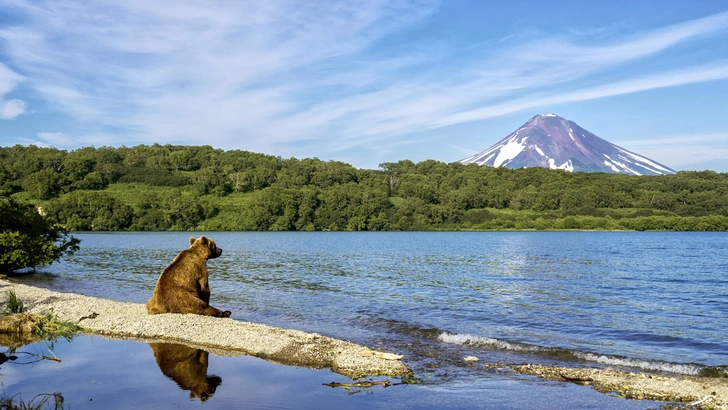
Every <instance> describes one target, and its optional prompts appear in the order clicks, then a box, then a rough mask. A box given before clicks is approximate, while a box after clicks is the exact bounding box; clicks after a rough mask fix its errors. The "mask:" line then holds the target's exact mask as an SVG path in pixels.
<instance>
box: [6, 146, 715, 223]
mask: <svg viewBox="0 0 728 410" xmlns="http://www.w3.org/2000/svg"><path fill="white" fill-rule="evenodd" d="M0 195H1V196H3V197H8V198H9V199H11V200H13V201H14V202H17V203H21V204H26V205H29V206H30V205H32V206H35V207H36V209H38V211H39V212H40V213H41V214H43V215H46V216H47V217H48V218H49V219H50V220H52V221H54V222H55V223H58V224H59V225H60V226H63V227H64V228H65V229H68V230H70V231H126V230H129V231H166V230H175V231H187V230H195V231H405V230H407V231H408V230H511V229H512V230H565V229H580V230H637V231H645V230H671V231H726V230H728V174H726V173H716V172H713V171H701V172H693V171H690V172H685V171H683V172H678V173H677V174H675V175H661V176H630V175H620V174H606V173H569V172H565V171H561V170H550V169H544V168H523V169H516V170H514V169H508V168H492V167H480V166H478V165H474V164H472V165H462V164H460V163H457V162H456V163H443V162H439V161H435V160H427V161H422V162H419V163H414V162H412V161H409V160H402V161H399V162H387V163H383V164H380V167H379V169H378V170H369V169H357V168H355V167H353V166H351V165H349V164H346V163H342V162H336V161H322V160H319V159H317V158H313V159H311V158H306V159H296V158H288V159H284V158H280V157H276V156H271V155H264V154H257V153H252V152H247V151H240V150H228V151H225V150H221V149H214V148H212V147H210V146H174V145H159V144H154V145H151V146H149V145H138V146H134V147H120V148H113V147H101V148H94V147H85V148H80V149H76V150H72V151H64V150H59V149H55V148H41V147H36V146H33V145H30V146H20V145H16V146H13V147H0Z"/></svg>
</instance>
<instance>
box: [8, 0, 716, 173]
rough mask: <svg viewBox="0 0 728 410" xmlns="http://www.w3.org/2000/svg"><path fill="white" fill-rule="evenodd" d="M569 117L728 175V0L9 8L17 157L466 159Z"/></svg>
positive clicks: (363, 163) (11, 1)
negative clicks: (212, 153) (530, 127)
mask: <svg viewBox="0 0 728 410" xmlns="http://www.w3.org/2000/svg"><path fill="white" fill-rule="evenodd" d="M543 113H556V114H558V115H560V116H562V117H564V118H567V119H569V120H572V121H575V122H576V123H578V124H579V125H581V126H582V127H584V128H586V129H587V130H589V131H591V132H593V133H595V134H596V135H598V136H600V137H602V138H604V139H606V140H608V141H610V142H613V143H615V144H617V145H620V146H622V147H624V148H626V149H629V150H631V151H634V152H637V153H639V154H642V155H645V156H647V157H650V158H652V159H654V160H657V161H659V162H662V163H663V164H665V165H667V166H670V167H672V168H674V169H678V170H702V169H712V170H715V171H719V172H728V2H725V1H722V0H715V1H710V0H705V1H670V0H659V1H658V0H656V1H651V0H642V1H633V0H630V1H621V0H610V1H599V2H597V1H583V0H580V1H523V0H510V1H507V2H506V1H487V0H479V1H466V0H450V1H443V2H439V1H434V0H382V1H346V0H341V1H305V2H302V1H284V0H261V1H257V0H246V1H242V2H237V1H179V0H125V1H122V2H120V1H63V0H53V1H44V0H38V1H22V0H0V144H2V145H4V146H9V145H14V144H36V145H40V146H55V147H58V148H61V149H67V150H71V149H75V148H79V147H83V146H90V145H93V146H97V147H99V146H104V145H106V146H121V145H126V146H133V145H137V144H152V143H155V142H158V143H161V144H167V143H171V144H183V145H202V144H208V145H212V146H214V147H216V148H223V149H243V150H249V151H254V152H261V153H266V154H272V155H278V156H281V157H284V158H288V157H296V158H306V157H318V158H320V159H323V160H338V161H344V162H347V163H350V164H352V165H354V166H356V167H358V168H377V166H378V164H380V163H382V162H390V161H398V160H401V159H410V160H413V161H415V162H417V161H422V160H425V159H436V160H440V161H444V162H452V161H458V160H460V159H463V158H465V157H468V156H470V155H472V154H474V153H476V152H479V151H482V150H484V149H486V148H488V147H490V146H491V145H493V144H494V143H496V142H497V141H499V140H500V139H502V138H503V137H505V136H506V135H507V134H509V133H510V132H512V131H514V130H515V129H517V128H518V127H519V126H520V125H522V124H523V123H525V122H526V121H528V120H529V119H530V118H531V117H532V116H534V115H536V114H543Z"/></svg>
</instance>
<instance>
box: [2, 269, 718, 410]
mask: <svg viewBox="0 0 728 410" xmlns="http://www.w3.org/2000/svg"><path fill="white" fill-rule="evenodd" d="M9 290H13V291H14V292H15V293H16V295H17V297H18V299H20V300H21V301H22V302H23V303H24V305H25V307H26V311H27V312H30V313H36V314H46V313H49V312H51V311H52V314H53V315H55V316H56V317H58V318H59V319H60V320H64V321H70V322H73V323H76V324H78V325H79V326H80V327H81V328H82V329H83V330H82V333H85V334H92V335H100V336H103V337H105V338H108V339H124V340H135V341H141V342H171V343H181V344H185V345H188V346H191V347H194V348H199V349H203V350H207V351H210V352H213V353H214V354H216V355H218V356H239V355H249V356H255V357H259V358H262V359H265V360H267V361H270V362H274V363H278V364H283V365H292V366H299V367H306V368H314V369H326V368H328V369H331V371H333V372H336V373H338V374H341V375H343V376H346V377H349V378H351V379H353V380H355V379H361V378H364V377H366V376H392V377H406V376H411V375H412V374H413V373H412V370H411V369H410V368H409V367H408V366H407V365H406V364H405V363H403V362H402V361H401V360H392V358H393V357H392V356H395V355H392V354H391V353H382V352H377V351H374V350H370V349H369V348H367V347H365V346H361V345H357V344H354V343H350V342H346V341H343V340H338V339H334V338H330V337H326V336H322V335H319V334H316V333H306V332H303V331H298V330H290V329H281V328H276V327H272V326H268V325H263V324H256V323H250V322H242V321H238V320H234V319H230V318H213V317H208V316H200V315H193V314H187V315H183V314H163V315H149V314H148V313H147V311H146V306H144V305H143V304H139V303H130V302H116V301H112V300H108V299H101V298H96V297H90V296H85V295H78V294H74V293H62V292H56V291H51V290H47V289H44V288H38V287H34V286H28V285H23V284H17V283H13V282H10V281H7V280H0V293H1V295H0V301H2V303H4V295H5V294H6V292H7V291H9ZM94 314H96V315H94ZM481 366H482V368H483V369H485V370H486V371H488V372H495V373H500V374H503V373H517V374H523V375H530V376H535V377H539V378H543V379H548V380H553V381H557V382H567V383H575V384H579V385H582V386H587V387H586V388H593V389H594V390H596V391H598V392H601V393H604V394H607V395H612V396H614V395H617V396H619V397H622V398H624V399H632V400H655V401H663V402H665V403H666V406H670V404H668V403H670V402H678V403H682V404H681V406H687V407H686V408H692V409H701V408H706V409H728V378H711V377H698V376H675V375H664V374H657V373H650V372H644V371H624V370H615V369H611V368H606V369H600V368H571V367H562V366H542V365H537V364H521V365H504V364H498V363H484V364H480V365H477V367H481ZM678 408H679V407H678Z"/></svg>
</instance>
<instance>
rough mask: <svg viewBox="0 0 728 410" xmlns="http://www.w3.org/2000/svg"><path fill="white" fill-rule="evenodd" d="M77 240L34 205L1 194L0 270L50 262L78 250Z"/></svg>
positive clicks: (13, 269)
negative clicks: (22, 203) (25, 204)
mask: <svg viewBox="0 0 728 410" xmlns="http://www.w3.org/2000/svg"><path fill="white" fill-rule="evenodd" d="M78 244H79V240H78V239H76V238H74V237H72V236H70V235H68V231H67V230H66V228H65V227H63V226H60V225H58V224H56V223H55V222H54V221H53V220H52V219H50V218H48V217H46V216H43V215H41V214H39V213H38V211H37V210H36V209H35V208H34V207H32V206H31V207H29V206H24V205H21V204H19V203H16V202H15V201H13V200H12V199H10V198H3V197H0V272H14V271H17V270H20V269H24V268H35V267H36V266H43V265H48V264H50V263H52V262H53V261H55V260H57V259H58V258H60V257H61V256H63V255H65V254H72V253H73V252H75V251H76V250H78Z"/></svg>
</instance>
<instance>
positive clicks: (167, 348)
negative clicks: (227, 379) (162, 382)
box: [149, 343, 222, 401]
mask: <svg viewBox="0 0 728 410" xmlns="http://www.w3.org/2000/svg"><path fill="white" fill-rule="evenodd" d="M149 346H151V347H152V350H153V351H154V358H155V359H157V365H158V366H159V370H161V371H162V373H163V374H164V375H165V376H167V377H169V378H170V379H172V380H174V381H175V383H177V385H178V386H179V387H180V388H181V389H184V390H189V391H190V398H191V399H192V398H195V397H199V399H200V401H205V400H207V399H209V398H210V397H212V395H213V394H215V390H216V389H217V386H219V385H220V384H221V383H222V379H221V378H220V377H218V376H208V375H207V360H208V355H209V353H207V352H206V351H204V350H200V349H195V348H192V347H189V346H185V345H179V344H173V343H149Z"/></svg>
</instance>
